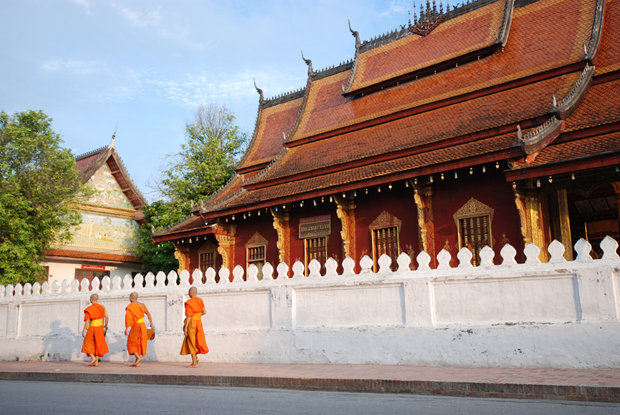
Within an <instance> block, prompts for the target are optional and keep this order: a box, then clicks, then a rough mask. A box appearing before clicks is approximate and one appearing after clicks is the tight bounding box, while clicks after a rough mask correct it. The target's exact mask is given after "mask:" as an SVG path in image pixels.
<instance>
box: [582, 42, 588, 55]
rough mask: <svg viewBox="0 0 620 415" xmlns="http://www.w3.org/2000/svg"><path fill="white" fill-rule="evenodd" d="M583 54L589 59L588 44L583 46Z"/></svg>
mask: <svg viewBox="0 0 620 415" xmlns="http://www.w3.org/2000/svg"><path fill="white" fill-rule="evenodd" d="M583 54H584V55H585V57H584V58H585V59H588V47H587V46H586V44H585V43H584V44H583Z"/></svg>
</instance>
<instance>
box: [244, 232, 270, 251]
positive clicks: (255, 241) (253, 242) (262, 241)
mask: <svg viewBox="0 0 620 415" xmlns="http://www.w3.org/2000/svg"><path fill="white" fill-rule="evenodd" d="M268 243H269V241H268V240H267V238H265V237H264V236H263V235H261V234H260V233H258V232H256V233H254V235H252V237H251V238H250V239H249V240H248V242H247V243H246V244H245V246H246V247H250V246H261V245H262V246H265V249H266V248H267V244H268Z"/></svg>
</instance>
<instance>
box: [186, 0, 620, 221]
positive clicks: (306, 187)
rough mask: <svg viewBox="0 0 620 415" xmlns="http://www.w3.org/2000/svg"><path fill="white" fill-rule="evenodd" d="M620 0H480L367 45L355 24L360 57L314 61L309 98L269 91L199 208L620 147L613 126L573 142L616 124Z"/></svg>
mask: <svg viewBox="0 0 620 415" xmlns="http://www.w3.org/2000/svg"><path fill="white" fill-rule="evenodd" d="M619 3H620V0H608V1H607V2H606V3H605V0H539V1H535V0H534V1H532V0H516V1H513V0H497V1H492V0H479V1H475V2H473V3H470V4H468V5H465V6H464V7H462V8H459V9H454V10H450V11H449V12H447V13H443V14H441V13H439V12H437V11H436V10H427V11H426V12H424V14H423V17H422V19H421V20H420V21H418V20H415V21H414V25H412V26H403V27H402V28H401V29H400V30H397V31H395V32H391V33H388V34H387V35H385V36H382V37H380V38H378V39H373V40H371V41H368V42H362V41H360V40H359V34H358V33H357V32H355V31H353V30H352V33H353V35H354V37H355V59H354V61H353V62H352V63H351V64H348V63H347V64H344V65H341V66H338V67H336V68H333V69H331V70H330V71H328V72H322V73H317V72H314V71H313V70H312V65H311V62H310V61H308V60H307V63H308V64H309V74H308V82H307V85H306V88H305V89H304V90H302V91H301V92H302V93H303V96H301V95H302V94H301V93H298V95H295V96H294V97H293V96H291V97H290V99H284V100H280V101H279V102H277V103H276V102H274V103H273V104H272V105H271V106H269V107H267V106H266V105H265V101H263V99H262V91H260V93H261V100H260V104H259V117H258V121H257V126H256V129H255V132H254V136H253V139H252V143H251V144H250V146H249V148H248V151H247V153H246V156H245V157H244V159H243V160H242V162H241V163H240V165H239V166H238V167H237V174H236V175H235V176H234V177H233V179H232V180H231V182H230V183H229V184H228V185H227V186H226V187H225V188H224V189H223V190H222V191H220V192H219V193H218V194H216V195H214V196H213V197H211V198H210V199H209V200H207V201H205V203H204V204H203V205H202V206H201V207H199V208H197V209H196V213H198V212H200V213H201V214H202V216H203V217H204V218H206V219H208V220H211V219H214V218H217V217H219V216H222V215H227V214H232V213H236V212H240V211H243V210H249V209H254V208H260V207H268V206H273V205H274V204H277V203H289V202H292V201H296V200H303V199H304V198H309V197H314V196H320V195H327V194H332V193H335V192H342V191H346V190H354V189H360V188H362V187H364V186H369V185H372V184H381V183H386V182H389V181H395V180H399V179H406V178H413V177H420V176H423V175H428V174H433V173H435V172H442V171H447V170H450V169H457V168H462V167H467V166H472V165H475V164H480V163H488V162H495V161H499V160H512V161H513V162H514V163H512V164H511V165H512V166H513V168H514V169H515V174H516V170H519V169H527V168H530V167H533V166H534V165H536V166H538V165H542V164H547V163H555V162H558V161H559V160H564V159H562V157H565V156H573V157H581V156H588V155H595V154H600V153H602V152H609V151H612V152H613V151H617V150H620V148H616V147H620V145H617V144H616V143H617V136H616V135H615V134H614V133H615V132H614V131H606V133H609V134H607V135H604V136H603V137H599V138H596V139H595V138H592V137H589V136H588V137H587V138H585V140H590V141H584V140H581V143H582V147H580V146H578V145H576V144H573V143H571V142H570V139H569V138H567V137H569V135H570V134H572V133H571V131H573V130H578V129H584V128H593V127H597V128H603V127H600V126H601V125H607V127H604V128H608V129H609V128H610V127H609V125H613V123H618V122H620V114H619V113H618V105H620V100H619V99H618V98H617V97H616V96H617V95H618V94H617V93H616V94H615V95H616V96H614V91H617V90H618V89H617V88H618V86H620V85H616V83H614V82H611V81H613V80H614V79H615V78H614V77H617V78H620V76H619V75H618V71H619V70H620V64H619V63H618V62H619V61H620V40H619V39H620V36H618V35H619V33H618V31H619V27H620V14H619V9H620V7H619V6H618V4H619ZM603 28H604V30H603ZM601 35H602V37H601ZM592 65H596V67H594V66H592ZM603 75H604V76H605V77H606V78H604V77H603ZM617 82H620V81H617ZM269 117H271V118H269ZM612 129H613V128H612ZM619 129H620V128H619ZM586 136H587V134H585V135H584V134H582V135H581V138H584V137H586ZM558 137H559V138H558ZM597 140H599V141H597ZM278 149H279V151H277V150H278ZM527 155H529V157H527V158H526V156H527ZM526 160H527V162H526ZM536 160H538V161H536ZM532 163H539V164H532ZM257 167H259V168H257ZM510 174H512V173H510V172H508V173H507V177H508V175H510Z"/></svg>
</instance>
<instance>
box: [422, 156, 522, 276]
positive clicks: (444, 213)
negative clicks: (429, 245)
mask: <svg viewBox="0 0 620 415" xmlns="http://www.w3.org/2000/svg"><path fill="white" fill-rule="evenodd" d="M444 176H445V179H444V180H441V178H440V177H441V176H440V175H433V178H434V183H433V214H434V217H435V221H434V223H435V249H436V254H438V253H439V252H440V251H441V249H442V248H443V247H444V245H445V243H446V240H447V241H448V245H449V247H450V249H449V252H450V255H452V262H451V265H452V266H457V265H458V260H457V259H456V255H457V253H458V230H457V227H456V224H455V222H454V217H453V215H454V214H455V213H456V211H458V210H459V209H460V208H461V207H462V206H463V205H464V204H465V203H467V202H468V201H469V199H471V198H472V197H473V198H475V199H477V200H478V201H480V202H482V203H484V204H485V205H487V206H489V207H491V208H493V209H494V210H495V211H494V214H493V221H492V223H491V232H492V235H491V236H492V238H493V246H492V248H493V250H494V251H495V258H494V262H495V263H496V264H501V262H502V257H501V256H500V254H499V252H500V250H501V249H502V246H503V245H501V244H500V243H501V241H502V239H503V235H502V234H504V233H505V234H506V237H507V238H508V240H509V242H510V244H511V245H512V246H514V248H515V249H516V250H517V261H519V262H523V261H524V257H523V248H524V246H523V238H522V236H521V222H520V219H519V213H518V212H517V208H516V205H515V202H514V199H515V198H514V192H513V190H512V185H511V183H508V182H506V180H505V177H504V174H503V173H502V171H501V169H496V168H495V167H494V166H492V165H489V166H487V172H486V173H482V172H481V171H480V169H479V168H478V169H475V174H473V175H470V174H469V173H468V171H459V172H458V179H454V172H450V173H446V174H445V175H444Z"/></svg>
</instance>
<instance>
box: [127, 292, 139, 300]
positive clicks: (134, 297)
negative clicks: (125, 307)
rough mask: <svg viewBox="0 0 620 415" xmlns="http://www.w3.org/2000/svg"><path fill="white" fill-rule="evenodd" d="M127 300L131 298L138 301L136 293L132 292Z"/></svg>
mask: <svg viewBox="0 0 620 415" xmlns="http://www.w3.org/2000/svg"><path fill="white" fill-rule="evenodd" d="M129 298H132V299H134V300H137V299H138V293H137V292H135V291H134V292H132V293H131V294H130V295H129Z"/></svg>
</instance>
